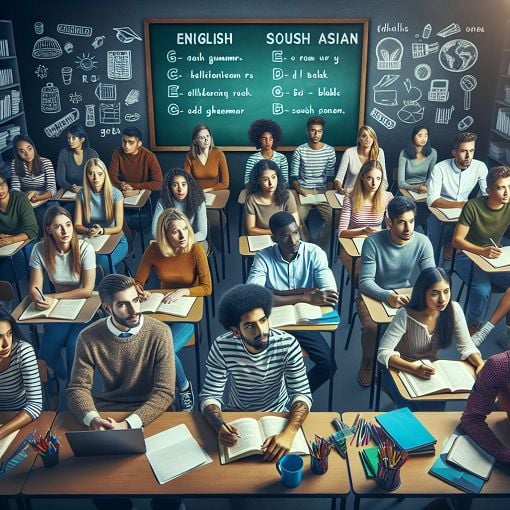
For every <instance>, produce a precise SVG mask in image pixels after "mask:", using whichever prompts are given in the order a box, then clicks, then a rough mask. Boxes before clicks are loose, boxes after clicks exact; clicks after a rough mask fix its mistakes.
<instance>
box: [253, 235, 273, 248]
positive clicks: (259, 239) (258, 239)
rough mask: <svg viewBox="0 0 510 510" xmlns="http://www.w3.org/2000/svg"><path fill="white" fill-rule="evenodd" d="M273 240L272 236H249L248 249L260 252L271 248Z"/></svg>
mask: <svg viewBox="0 0 510 510" xmlns="http://www.w3.org/2000/svg"><path fill="white" fill-rule="evenodd" d="M272 244H274V243H273V240H272V239H271V236H270V235H261V236H248V248H249V249H250V251H259V250H263V249H264V248H267V247H268V246H271V245H272Z"/></svg>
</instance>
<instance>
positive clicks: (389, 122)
mask: <svg viewBox="0 0 510 510" xmlns="http://www.w3.org/2000/svg"><path fill="white" fill-rule="evenodd" d="M370 117H372V118H373V119H374V120H376V121H377V122H379V124H381V126H384V127H385V128H386V129H393V128H394V127H395V126H396V125H397V123H396V122H395V120H394V119H392V118H391V117H388V116H387V115H386V114H385V113H383V112H381V110H379V109H377V108H372V111H371V112H370Z"/></svg>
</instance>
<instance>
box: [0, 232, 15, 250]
mask: <svg viewBox="0 0 510 510" xmlns="http://www.w3.org/2000/svg"><path fill="white" fill-rule="evenodd" d="M12 243H14V236H10V235H8V234H0V247H1V246H7V245H9V244H12Z"/></svg>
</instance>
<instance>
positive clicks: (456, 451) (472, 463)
mask: <svg viewBox="0 0 510 510" xmlns="http://www.w3.org/2000/svg"><path fill="white" fill-rule="evenodd" d="M446 460H447V462H449V463H450V464H453V465H455V466H457V467H459V468H460V469H463V470H464V471H467V472H469V473H472V474H473V475H475V476H478V477H479V478H481V479H482V480H488V479H489V476H490V475H491V471H492V468H493V467H494V463H495V462H496V459H495V458H494V457H493V456H492V455H491V454H490V453H487V452H486V451H485V450H484V449H483V448H481V447H480V446H478V445H477V444H476V443H475V442H474V441H473V439H471V438H470V437H469V436H464V435H462V436H457V438H456V439H455V441H454V442H453V445H452V447H451V448H450V451H449V452H448V455H447V456H446Z"/></svg>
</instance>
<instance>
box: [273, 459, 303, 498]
mask: <svg viewBox="0 0 510 510" xmlns="http://www.w3.org/2000/svg"><path fill="white" fill-rule="evenodd" d="M276 469H277V470H278V473H280V476H281V477H282V484H283V485H284V486H285V487H288V488H289V489H293V488H294V487H297V486H298V485H299V484H300V483H301V475H302V471H303V459H302V458H301V457H300V456H299V455H296V454H295V453H291V454H289V455H284V456H283V457H282V458H281V459H280V460H279V461H278V462H277V463H276Z"/></svg>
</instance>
